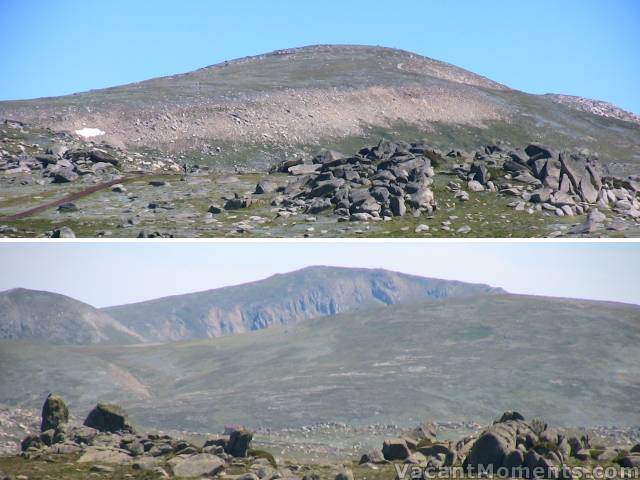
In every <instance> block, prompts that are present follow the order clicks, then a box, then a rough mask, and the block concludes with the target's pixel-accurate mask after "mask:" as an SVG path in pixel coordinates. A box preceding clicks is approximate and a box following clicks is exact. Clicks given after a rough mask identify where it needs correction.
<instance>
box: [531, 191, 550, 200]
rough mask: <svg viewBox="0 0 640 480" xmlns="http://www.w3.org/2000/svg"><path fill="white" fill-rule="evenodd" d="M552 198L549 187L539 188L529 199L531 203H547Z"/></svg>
mask: <svg viewBox="0 0 640 480" xmlns="http://www.w3.org/2000/svg"><path fill="white" fill-rule="evenodd" d="M550 198H551V190H550V189H548V188H539V189H537V190H534V191H533V192H531V197H529V201H530V202H531V203H546V202H548V201H549V199H550Z"/></svg>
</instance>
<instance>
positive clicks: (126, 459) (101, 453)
mask: <svg viewBox="0 0 640 480" xmlns="http://www.w3.org/2000/svg"><path fill="white" fill-rule="evenodd" d="M131 460H132V459H131V457H130V456H129V454H128V453H127V452H126V451H124V450H119V449H116V448H108V447H97V446H96V447H88V448H87V449H86V450H85V451H84V453H83V454H82V456H81V457H80V458H79V459H78V463H96V462H100V463H111V464H115V465H124V464H127V463H130V462H131Z"/></svg>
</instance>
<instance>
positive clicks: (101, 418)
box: [84, 403, 134, 432]
mask: <svg viewBox="0 0 640 480" xmlns="http://www.w3.org/2000/svg"><path fill="white" fill-rule="evenodd" d="M84 425H85V426H87V427H91V428H95V429H96V430H99V431H101V432H133V431H134V429H133V427H132V426H131V425H130V424H129V421H128V419H127V412H125V411H124V410H123V409H122V408H121V407H119V406H118V405H113V404H107V403H99V404H98V405H96V407H95V408H94V409H93V410H91V412H89V415H88V416H87V418H86V420H85V421H84Z"/></svg>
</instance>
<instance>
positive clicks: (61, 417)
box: [40, 393, 69, 432]
mask: <svg viewBox="0 0 640 480" xmlns="http://www.w3.org/2000/svg"><path fill="white" fill-rule="evenodd" d="M68 422H69V409H68V408H67V404H66V403H65V401H64V400H63V399H62V397H61V396H59V395H54V394H53V393H50V394H49V396H48V397H47V399H46V400H45V401H44V405H43V406H42V424H41V425H40V431H41V432H45V431H47V430H51V429H53V430H55V429H56V428H58V427H59V426H60V425H63V424H65V423H68Z"/></svg>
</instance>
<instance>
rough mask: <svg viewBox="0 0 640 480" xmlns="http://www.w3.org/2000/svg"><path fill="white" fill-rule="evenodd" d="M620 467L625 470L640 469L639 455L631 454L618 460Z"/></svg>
mask: <svg viewBox="0 0 640 480" xmlns="http://www.w3.org/2000/svg"><path fill="white" fill-rule="evenodd" d="M619 463H620V466H621V467H625V468H640V454H636V453H632V454H630V455H627V456H626V457H623V458H622V459H621V460H620V462H619Z"/></svg>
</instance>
